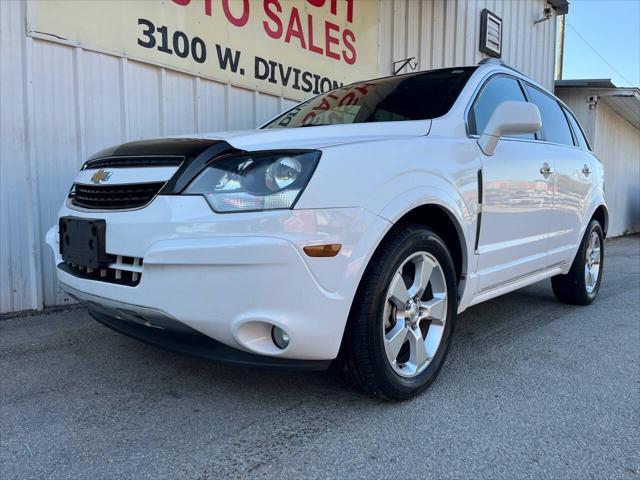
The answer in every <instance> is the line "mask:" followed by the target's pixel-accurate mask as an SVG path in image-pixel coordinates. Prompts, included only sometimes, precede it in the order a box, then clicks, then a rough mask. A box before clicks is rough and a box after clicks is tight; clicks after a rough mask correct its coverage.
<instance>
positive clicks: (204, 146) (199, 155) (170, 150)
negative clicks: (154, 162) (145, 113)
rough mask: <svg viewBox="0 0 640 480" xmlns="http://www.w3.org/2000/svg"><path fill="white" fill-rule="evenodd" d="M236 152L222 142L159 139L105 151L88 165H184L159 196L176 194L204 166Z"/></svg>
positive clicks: (129, 143)
mask: <svg viewBox="0 0 640 480" xmlns="http://www.w3.org/2000/svg"><path fill="white" fill-rule="evenodd" d="M240 151H241V150H238V149H236V148H234V147H232V146H231V145H229V144H228V143H227V142H225V141H224V140H207V139H201V138H159V139H156V140H140V141H137V142H128V143H123V144H122V145H117V146H114V147H109V148H106V149H104V150H102V151H100V152H98V153H96V154H94V155H92V156H91V158H89V160H88V161H92V160H98V159H103V158H119V159H120V160H121V161H123V162H126V157H136V158H139V157H146V156H149V157H153V156H158V155H160V156H175V157H182V158H183V159H184V161H183V162H182V164H181V165H180V167H179V168H178V171H177V172H176V173H175V174H174V175H173V176H172V177H171V178H170V179H169V181H168V182H167V183H166V185H165V186H164V187H162V189H161V190H160V192H159V193H160V194H162V195H172V194H178V193H180V192H182V190H184V189H185V187H186V186H187V185H188V184H189V183H190V182H191V180H193V179H194V178H195V177H196V175H198V173H200V172H201V171H202V169H203V168H204V167H205V166H206V164H207V163H208V162H209V161H210V160H212V159H214V158H216V157H219V156H221V155H226V154H229V153H238V152H240ZM122 157H125V158H122Z"/></svg>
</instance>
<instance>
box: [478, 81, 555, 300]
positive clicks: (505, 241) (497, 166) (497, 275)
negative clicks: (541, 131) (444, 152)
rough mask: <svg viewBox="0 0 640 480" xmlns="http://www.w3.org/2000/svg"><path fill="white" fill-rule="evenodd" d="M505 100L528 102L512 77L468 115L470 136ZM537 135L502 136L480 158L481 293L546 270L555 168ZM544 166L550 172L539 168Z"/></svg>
mask: <svg viewBox="0 0 640 480" xmlns="http://www.w3.org/2000/svg"><path fill="white" fill-rule="evenodd" d="M507 100H516V101H526V98H525V95H524V93H523V90H522V88H521V85H520V83H519V82H518V81H517V80H516V79H515V78H513V77H511V76H509V75H504V74H500V75H496V76H493V77H491V78H490V79H489V80H488V81H487V82H486V83H485V85H484V86H483V87H482V90H481V91H480V93H479V94H478V96H477V97H476V100H475V101H474V103H473V105H472V107H471V109H470V110H469V114H468V116H467V121H468V128H469V133H470V134H471V135H479V134H481V133H482V131H483V130H484V128H485V126H486V124H487V122H488V121H489V118H490V117H491V114H492V113H493V111H494V110H495V108H496V107H497V106H498V105H499V104H500V103H502V102H504V101H507ZM541 147H542V145H541V142H538V141H537V140H536V137H535V136H534V135H533V134H530V135H520V136H514V137H503V138H502V139H501V140H500V142H499V143H498V146H497V148H496V151H495V153H494V154H493V155H492V156H485V155H484V154H482V152H481V157H482V171H481V178H482V210H481V214H480V219H479V220H480V221H479V231H478V237H477V244H476V247H477V248H476V253H477V254H478V268H477V273H478V282H479V284H478V291H479V292H482V291H485V290H488V289H491V288H494V287H498V286H500V285H502V284H505V283H508V282H510V281H512V280H514V279H517V278H520V277H523V276H526V275H528V274H531V273H533V272H535V271H538V270H541V269H544V268H545V267H546V266H547V265H548V258H547V249H548V237H549V229H550V222H551V214H552V206H553V185H554V177H553V173H552V170H553V165H552V164H550V163H548V162H550V161H552V160H551V158H550V157H549V156H548V155H547V152H546V150H545V149H544V148H541ZM545 165H546V167H547V168H548V169H549V171H548V173H543V171H541V169H543V168H545Z"/></svg>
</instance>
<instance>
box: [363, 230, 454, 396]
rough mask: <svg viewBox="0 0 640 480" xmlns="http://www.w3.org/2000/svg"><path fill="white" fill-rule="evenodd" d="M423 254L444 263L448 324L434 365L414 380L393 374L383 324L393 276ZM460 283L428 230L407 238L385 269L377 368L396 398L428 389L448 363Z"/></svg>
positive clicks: (441, 245) (445, 251) (377, 310)
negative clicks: (402, 266) (388, 291)
mask: <svg viewBox="0 0 640 480" xmlns="http://www.w3.org/2000/svg"><path fill="white" fill-rule="evenodd" d="M420 251H425V252H427V253H429V254H431V255H433V256H434V257H435V258H436V260H437V261H438V263H440V266H441V268H442V271H443V273H444V277H445V281H446V285H447V321H446V323H445V329H444V333H443V336H442V340H441V342H440V346H439V348H438V351H437V353H436V355H435V356H434V358H433V359H432V360H431V363H430V364H429V365H428V366H427V368H426V369H425V370H424V371H423V372H421V373H420V374H419V375H417V376H415V377H412V378H405V377H402V376H400V375H398V374H397V373H396V372H395V371H394V370H393V368H392V367H391V365H390V364H389V362H388V360H387V358H386V353H385V348H384V335H383V328H382V322H383V321H384V319H383V312H384V307H385V304H386V295H385V293H386V292H387V290H388V288H389V285H390V284H391V280H392V278H393V275H394V274H395V272H396V271H397V269H398V268H399V267H400V265H401V264H402V263H403V262H404V261H405V260H406V259H407V258H408V257H409V256H411V255H412V254H414V253H416V252H420ZM456 283H457V282H456V276H455V268H454V265H453V261H452V259H451V255H450V254H449V251H448V249H447V247H446V246H445V244H444V242H443V241H442V240H441V239H440V238H439V237H438V236H437V235H436V234H435V233H433V232H432V231H430V230H428V229H426V228H416V229H412V231H410V232H407V234H406V235H405V238H403V239H402V240H401V241H400V242H399V244H398V246H397V248H395V251H394V253H393V254H392V257H391V259H390V260H388V261H387V264H386V266H385V269H384V271H383V273H382V275H381V276H380V278H379V291H380V292H381V295H379V297H380V298H379V300H378V302H377V304H376V307H375V309H374V316H373V318H372V321H373V323H374V326H373V327H374V328H373V332H372V333H373V342H374V352H375V353H374V355H375V363H376V367H377V369H378V371H379V372H380V373H381V375H382V377H383V382H384V384H386V387H387V389H391V390H392V391H393V392H394V393H393V396H395V397H400V398H409V397H410V396H413V395H415V394H416V393H418V392H419V391H421V390H423V389H424V388H426V387H427V386H428V385H429V384H430V383H431V382H432V381H433V380H434V379H435V377H436V375H437V373H438V371H439V370H440V367H441V366H442V364H443V362H444V358H445V356H446V354H447V350H448V348H449V343H450V340H451V335H452V333H453V330H454V326H455V320H456V315H457V308H458V302H457V285H456Z"/></svg>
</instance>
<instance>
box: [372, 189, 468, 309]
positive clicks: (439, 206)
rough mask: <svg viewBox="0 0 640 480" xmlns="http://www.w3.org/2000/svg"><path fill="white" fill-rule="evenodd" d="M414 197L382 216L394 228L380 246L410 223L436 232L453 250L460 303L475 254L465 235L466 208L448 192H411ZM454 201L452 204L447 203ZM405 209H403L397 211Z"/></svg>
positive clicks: (394, 203) (398, 202)
mask: <svg viewBox="0 0 640 480" xmlns="http://www.w3.org/2000/svg"><path fill="white" fill-rule="evenodd" d="M407 194H408V195H410V197H413V198H410V197H407V196H406V195H403V196H402V197H401V198H398V199H396V201H394V202H392V203H391V204H389V205H388V206H387V207H386V208H385V209H383V211H382V212H380V215H381V216H382V217H384V218H386V219H387V220H389V221H390V222H391V223H392V224H393V225H392V226H391V228H390V229H389V230H388V231H387V232H386V233H385V235H384V236H383V237H382V239H381V240H380V242H379V243H378V246H379V245H380V244H382V243H383V242H384V240H385V239H386V238H387V235H389V234H390V233H391V232H392V231H393V230H395V229H397V228H402V225H406V224H408V223H413V224H419V225H423V226H425V227H428V228H430V229H432V230H433V231H434V232H435V233H437V234H438V236H440V237H441V238H442V240H443V241H444V242H445V245H447V247H448V248H449V251H450V252H451V256H452V257H453V263H454V266H455V269H456V280H457V281H458V299H461V298H462V294H463V292H464V288H465V285H466V280H467V276H468V273H469V268H470V266H469V264H470V258H471V255H473V252H472V251H470V250H469V249H470V248H472V246H471V247H470V245H469V242H468V241H467V234H466V233H465V228H464V227H465V225H466V223H465V222H464V220H463V219H464V218H467V217H468V214H467V213H466V206H465V204H464V203H463V202H462V199H460V201H459V202H455V201H454V200H453V199H449V196H448V195H446V194H445V192H444V191H440V190H439V191H438V192H429V193H427V192H415V191H414V192H407ZM446 200H450V201H446ZM398 205H402V207H401V208H395V207H396V206H398Z"/></svg>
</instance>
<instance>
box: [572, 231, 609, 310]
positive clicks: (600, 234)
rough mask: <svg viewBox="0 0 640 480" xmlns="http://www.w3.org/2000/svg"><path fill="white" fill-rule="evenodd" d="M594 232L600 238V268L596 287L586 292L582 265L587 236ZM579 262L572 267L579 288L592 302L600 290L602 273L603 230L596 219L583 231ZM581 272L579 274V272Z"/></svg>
mask: <svg viewBox="0 0 640 480" xmlns="http://www.w3.org/2000/svg"><path fill="white" fill-rule="evenodd" d="M593 232H596V233H597V234H598V238H599V239H600V270H599V271H598V280H597V281H596V287H595V288H594V289H593V292H591V293H589V292H587V280H586V278H585V276H584V265H585V263H586V261H587V250H588V248H589V238H590V237H591V234H592V233H593ZM576 260H580V263H578V264H576V265H575V266H574V268H575V269H576V272H575V274H576V276H578V278H579V279H580V288H582V291H583V292H584V295H585V297H586V298H587V299H588V300H589V303H591V302H593V301H594V300H595V298H596V297H597V296H598V291H599V290H600V283H601V282H602V275H603V273H604V232H603V231H602V226H601V225H600V223H599V222H598V221H596V220H592V221H591V223H590V224H589V226H588V228H587V231H586V233H585V236H584V239H583V240H582V246H581V248H580V256H579V258H578V259H576ZM580 273H581V274H580Z"/></svg>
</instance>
